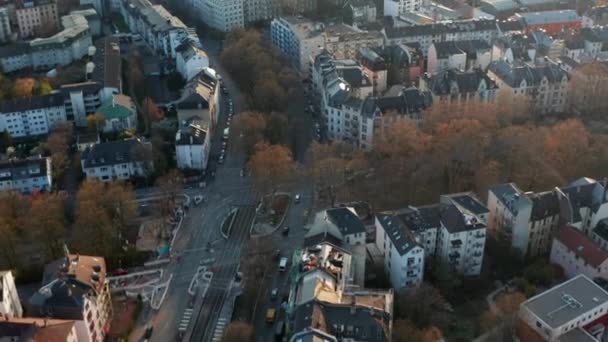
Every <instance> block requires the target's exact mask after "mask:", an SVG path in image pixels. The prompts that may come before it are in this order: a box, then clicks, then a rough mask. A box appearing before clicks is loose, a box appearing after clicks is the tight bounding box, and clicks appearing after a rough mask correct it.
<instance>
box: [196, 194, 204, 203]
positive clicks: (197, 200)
mask: <svg viewBox="0 0 608 342" xmlns="http://www.w3.org/2000/svg"><path fill="white" fill-rule="evenodd" d="M202 202H203V196H201V195H196V196H194V205H199V204H201V203H202Z"/></svg>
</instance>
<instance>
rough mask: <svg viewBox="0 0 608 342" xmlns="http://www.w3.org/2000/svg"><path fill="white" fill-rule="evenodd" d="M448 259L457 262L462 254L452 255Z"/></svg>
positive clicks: (455, 253)
mask: <svg viewBox="0 0 608 342" xmlns="http://www.w3.org/2000/svg"><path fill="white" fill-rule="evenodd" d="M448 258H450V261H452V260H457V259H459V258H460V253H458V252H454V253H450V254H448Z"/></svg>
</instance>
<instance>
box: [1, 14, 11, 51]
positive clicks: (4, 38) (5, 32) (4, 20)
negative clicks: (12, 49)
mask: <svg viewBox="0 0 608 342" xmlns="http://www.w3.org/2000/svg"><path fill="white" fill-rule="evenodd" d="M12 34H13V30H12V28H11V20H10V12H9V9H8V7H0V43H6V42H8V41H10V40H11V38H12Z"/></svg>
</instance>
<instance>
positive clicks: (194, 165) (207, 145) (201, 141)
mask: <svg viewBox="0 0 608 342" xmlns="http://www.w3.org/2000/svg"><path fill="white" fill-rule="evenodd" d="M207 132H208V127H201V126H200V125H198V124H197V123H196V121H195V122H191V123H190V125H189V126H188V127H185V128H182V129H180V130H178V131H177V133H176V134H175V154H176V160H177V167H178V168H179V169H192V170H206V169H207V163H208V161H209V152H210V150H211V134H207Z"/></svg>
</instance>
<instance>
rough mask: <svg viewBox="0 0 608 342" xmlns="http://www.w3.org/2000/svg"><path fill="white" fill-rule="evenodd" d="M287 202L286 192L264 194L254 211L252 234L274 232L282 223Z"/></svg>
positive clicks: (287, 207)
mask: <svg viewBox="0 0 608 342" xmlns="http://www.w3.org/2000/svg"><path fill="white" fill-rule="evenodd" d="M289 202H290V196H289V194H287V193H276V194H271V195H266V196H264V197H263V198H262V201H261V202H260V204H259V206H258V209H257V212H256V217H255V221H254V224H253V234H270V233H272V232H274V231H275V230H276V229H277V228H278V227H279V226H280V225H281V224H282V223H283V220H284V219H285V215H286V214H287V210H288V209H289Z"/></svg>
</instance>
